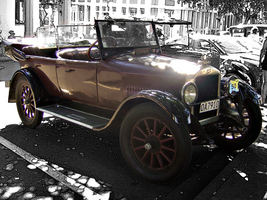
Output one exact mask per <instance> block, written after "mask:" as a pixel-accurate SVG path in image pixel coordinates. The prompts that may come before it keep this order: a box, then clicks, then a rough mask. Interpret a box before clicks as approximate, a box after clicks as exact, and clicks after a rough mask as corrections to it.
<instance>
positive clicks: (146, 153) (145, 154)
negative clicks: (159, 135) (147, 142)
mask: <svg viewBox="0 0 267 200" xmlns="http://www.w3.org/2000/svg"><path fill="white" fill-rule="evenodd" d="M148 154H149V152H148V151H146V152H145V153H144V155H143V157H142V158H141V160H142V161H144V159H145V158H146V156H147V155H148Z"/></svg>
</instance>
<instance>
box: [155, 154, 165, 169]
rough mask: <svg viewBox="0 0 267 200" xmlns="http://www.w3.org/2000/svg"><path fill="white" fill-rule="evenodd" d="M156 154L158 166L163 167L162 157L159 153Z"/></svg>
mask: <svg viewBox="0 0 267 200" xmlns="http://www.w3.org/2000/svg"><path fill="white" fill-rule="evenodd" d="M156 156H157V159H158V162H159V165H160V167H161V168H163V167H164V164H163V161H162V158H161V157H160V154H158V153H157V154H156Z"/></svg>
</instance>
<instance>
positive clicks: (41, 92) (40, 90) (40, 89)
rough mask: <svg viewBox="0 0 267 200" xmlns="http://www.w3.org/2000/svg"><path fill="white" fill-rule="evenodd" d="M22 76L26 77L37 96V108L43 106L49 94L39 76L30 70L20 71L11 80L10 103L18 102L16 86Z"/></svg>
mask: <svg viewBox="0 0 267 200" xmlns="http://www.w3.org/2000/svg"><path fill="white" fill-rule="evenodd" d="M21 76H24V77H25V78H26V79H27V80H28V82H29V83H30V86H31V88H32V90H33V93H34V95H35V101H36V106H37V107H38V106H40V105H41V104H42V100H44V99H46V97H47V95H48V94H47V92H46V90H45V89H44V86H43V84H42V83H41V81H40V80H39V78H38V76H37V75H36V74H35V73H33V72H32V71H31V70H29V69H20V70H18V71H16V72H15V73H14V75H13V77H12V79H11V82H10V89H9V95H8V102H9V103H15V102H16V97H15V93H16V85H17V81H18V79H19V78H20V77H21Z"/></svg>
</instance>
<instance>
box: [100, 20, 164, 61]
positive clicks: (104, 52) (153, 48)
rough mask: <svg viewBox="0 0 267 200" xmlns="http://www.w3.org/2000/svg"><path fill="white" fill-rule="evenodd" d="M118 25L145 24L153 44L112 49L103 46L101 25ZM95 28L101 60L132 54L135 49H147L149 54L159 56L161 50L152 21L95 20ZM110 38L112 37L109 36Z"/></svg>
mask: <svg viewBox="0 0 267 200" xmlns="http://www.w3.org/2000/svg"><path fill="white" fill-rule="evenodd" d="M119 23H137V24H138V23H139V24H147V25H150V26H151V31H152V32H151V38H152V40H151V41H152V42H153V43H154V44H150V45H130V46H126V45H125V46H114V47H108V46H105V44H104V41H103V35H104V34H103V31H102V30H101V29H102V28H103V27H102V26H103V24H110V25H118V24H119ZM95 28H96V32H97V38H98V47H99V49H100V51H101V57H102V59H106V58H107V57H109V56H111V55H114V54H117V53H122V52H125V51H126V52H129V53H130V52H132V51H133V50H135V49H148V50H149V52H151V53H155V54H160V53H161V49H160V46H159V40H158V37H157V35H156V29H155V24H154V23H153V21H143V20H128V19H105V20H95ZM111 36H112V35H111ZM105 37H106V36H105Z"/></svg>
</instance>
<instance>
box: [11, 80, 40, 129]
mask: <svg viewBox="0 0 267 200" xmlns="http://www.w3.org/2000/svg"><path fill="white" fill-rule="evenodd" d="M16 104H17V110H18V113H19V116H20V119H21V121H22V123H23V124H24V125H25V126H27V127H29V128H35V127H37V126H39V125H40V123H41V121H42V119H43V112H40V111H38V110H36V102H35V96H34V93H33V90H32V88H31V85H30V83H29V82H28V80H27V79H26V78H25V77H24V76H21V77H20V78H19V79H18V82H17V85H16Z"/></svg>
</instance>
